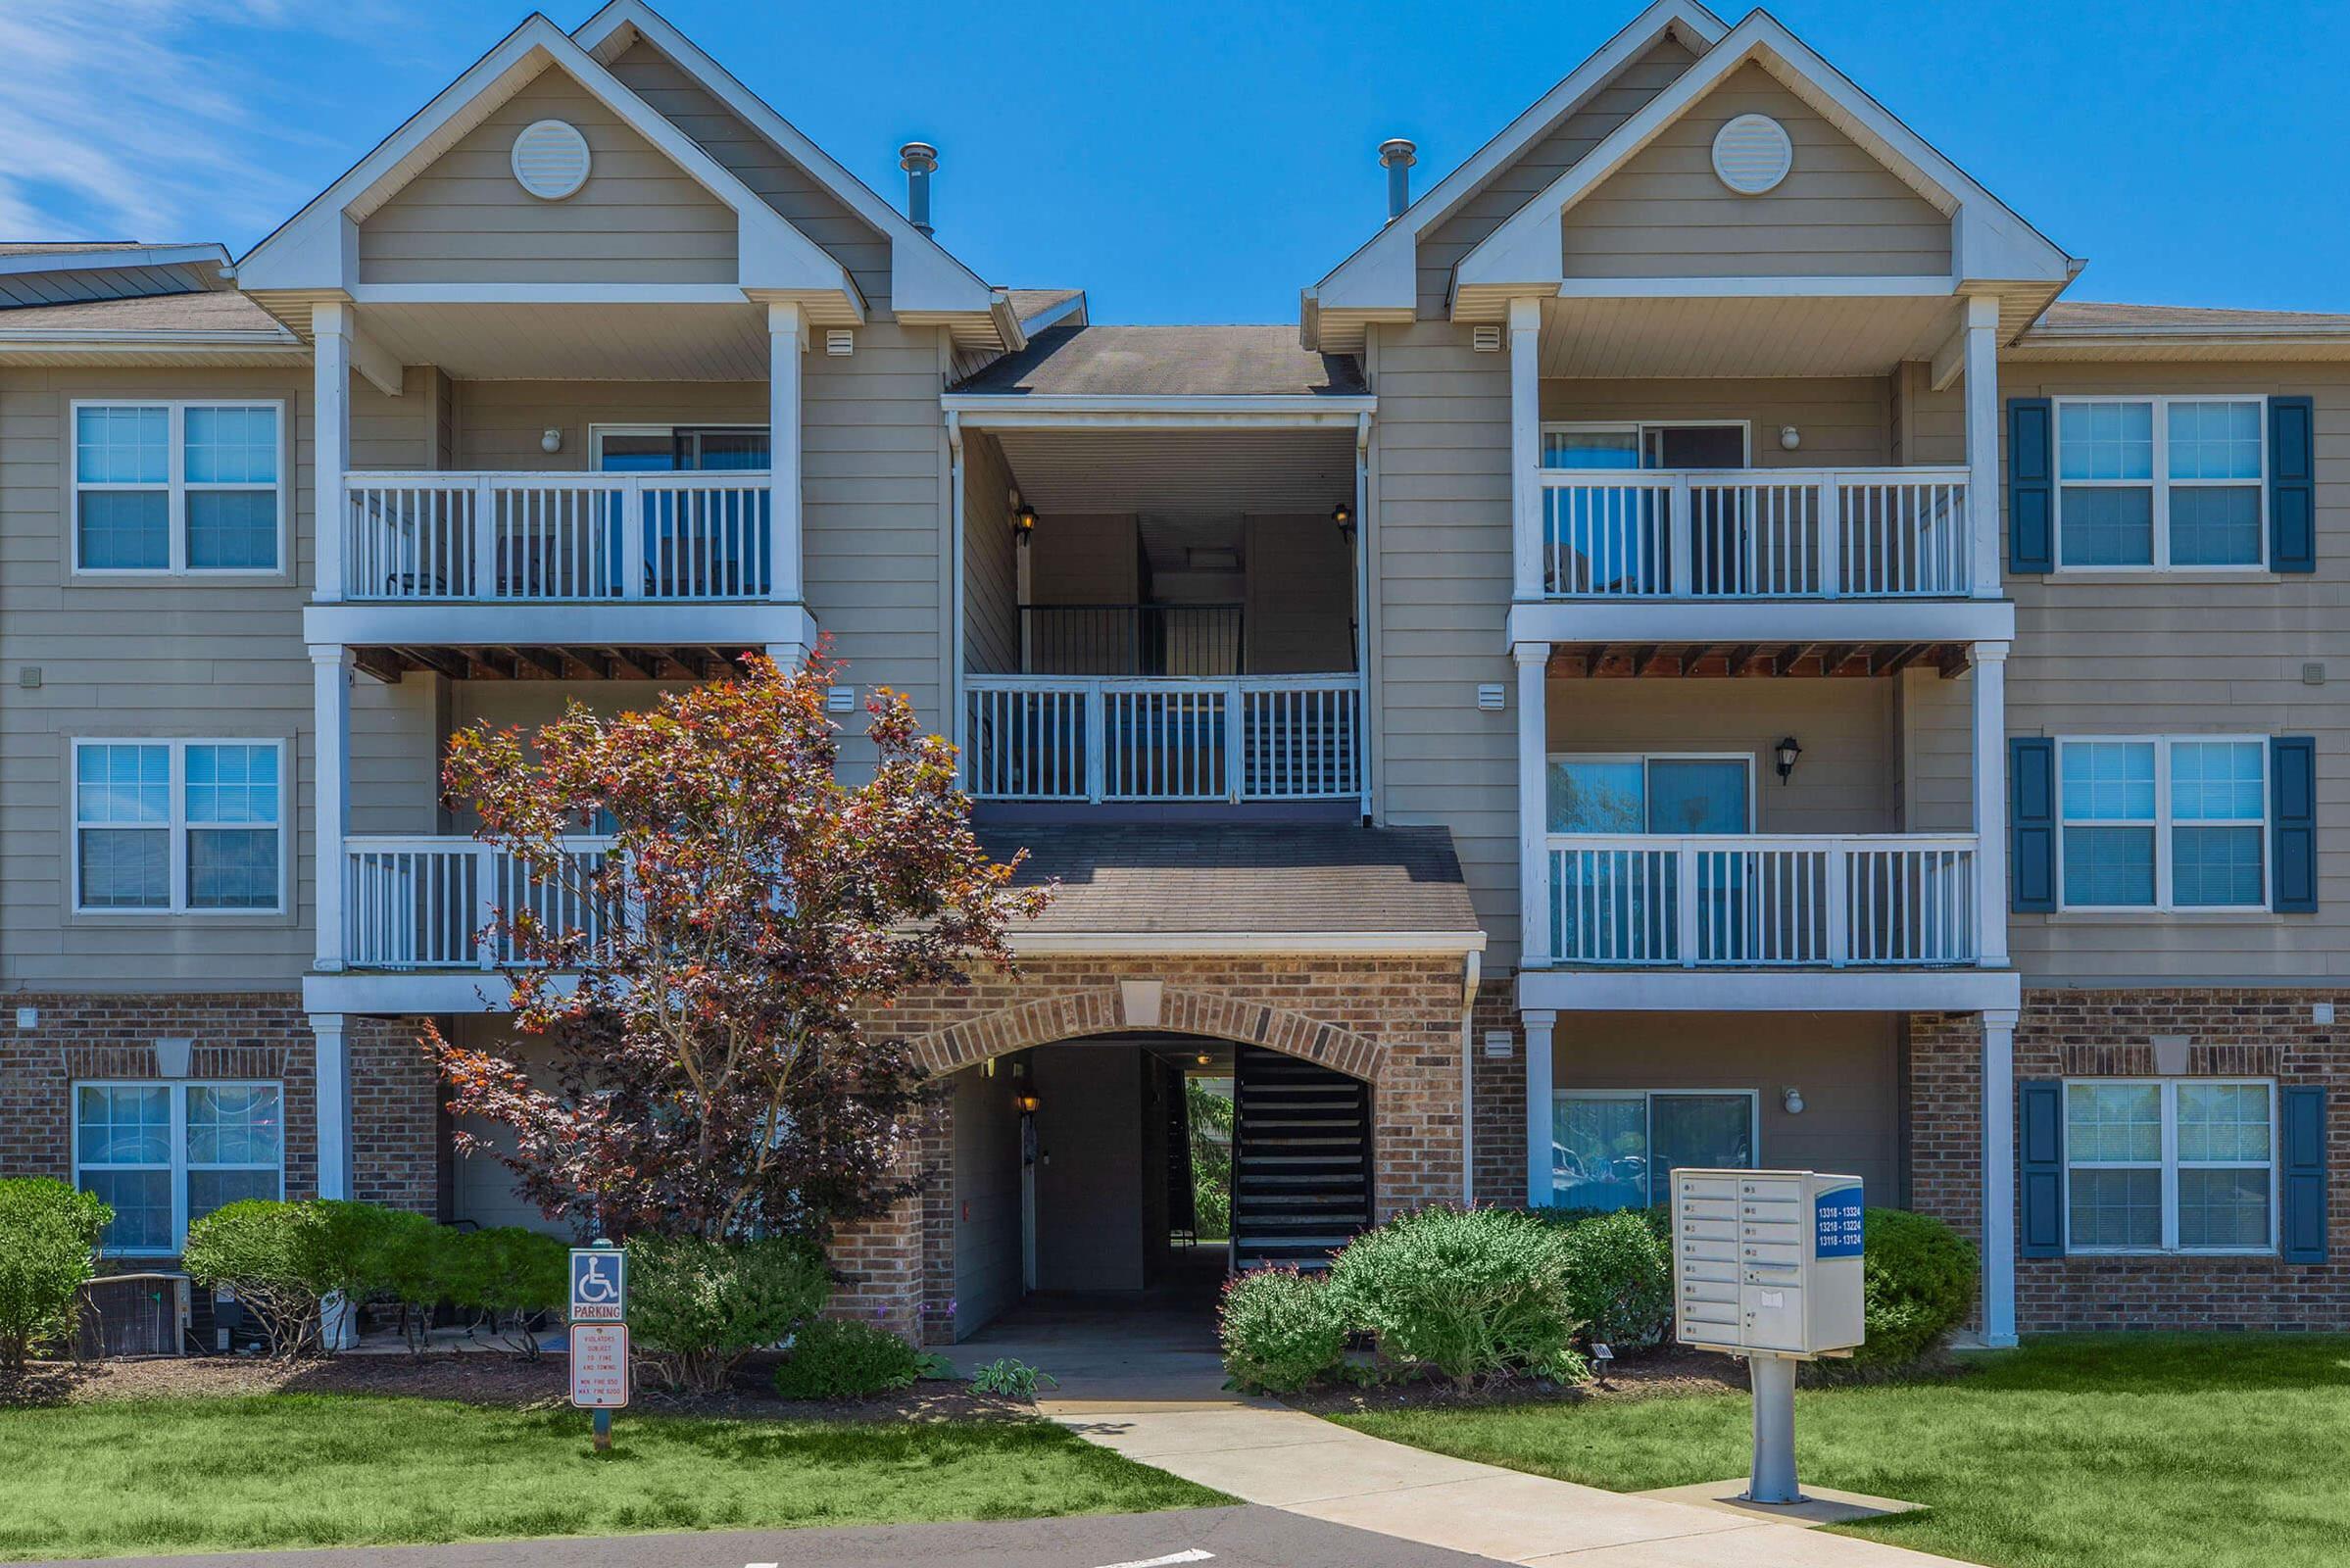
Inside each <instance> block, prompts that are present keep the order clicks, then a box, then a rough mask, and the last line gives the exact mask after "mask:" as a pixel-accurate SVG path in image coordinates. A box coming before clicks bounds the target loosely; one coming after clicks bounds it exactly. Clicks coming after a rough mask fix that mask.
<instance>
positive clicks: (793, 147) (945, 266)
mask: <svg viewBox="0 0 2350 1568" xmlns="http://www.w3.org/2000/svg"><path fill="white" fill-rule="evenodd" d="M630 32H633V33H635V34H637V35H638V36H641V37H643V38H644V39H645V40H646V41H647V42H648V43H650V44H652V45H653V47H654V48H656V49H658V50H660V51H661V53H662V54H664V55H666V56H668V57H669V59H670V60H672V61H674V62H675V63H676V65H677V66H678V68H679V69H680V70H682V71H684V72H685V73H686V74H688V75H690V76H692V77H693V78H694V79H695V80H696V81H698V82H700V83H701V84H702V85H703V86H704V87H705V88H707V89H708V90H709V91H710V95H711V96H712V97H714V98H716V99H717V100H718V101H719V102H720V103H722V104H724V105H725V106H726V107H727V108H728V109H731V110H733V111H734V113H735V114H736V116H737V117H739V118H740V119H741V120H742V121H743V123H745V124H747V125H749V126H750V127H751V128H752V129H754V130H756V131H758V132H759V134H760V135H761V136H764V137H765V138H766V139H767V141H768V143H769V144H770V145H771V146H773V147H774V149H775V150H776V151H777V152H779V153H781V154H783V155H784V156H785V157H786V158H789V159H790V160H792V162H794V163H796V164H798V165H800V167H801V168H803V169H805V170H807V171H808V173H809V174H811V175H813V176H814V177H815V179H816V181H817V183H819V184H821V185H823V186H824V188H825V189H827V190H829V191H831V192H832V194H833V195H835V196H837V197H839V198H840V199H841V201H842V202H843V203H844V204H845V205H847V207H848V208H849V210H850V211H852V212H854V213H856V214H857V217H859V218H861V219H863V220H864V221H866V222H868V223H870V224H871V225H873V227H875V228H877V229H879V230H881V232H882V233H884V234H886V235H888V236H889V239H890V306H891V309H892V310H893V311H896V310H900V309H904V310H909V311H956V312H961V311H985V310H988V309H989V307H990V305H991V304H992V302H993V301H994V299H995V297H996V292H997V291H996V290H994V289H992V288H990V287H989V286H988V284H987V283H986V282H985V281H983V280H982V279H981V278H980V277H979V275H978V274H977V273H975V272H973V271H972V270H970V269H969V268H967V267H965V266H963V264H962V263H960V262H958V261H956V260H955V256H954V254H953V253H952V252H950V251H949V250H948V249H947V248H946V247H945V246H944V245H941V244H940V243H939V242H938V240H937V239H935V238H934V237H932V236H931V235H928V234H925V233H923V232H922V231H921V230H920V229H918V228H916V227H914V225H913V222H912V221H911V220H909V219H908V218H906V215H905V214H904V213H901V212H900V211H898V209H897V208H895V207H893V206H891V205H890V203H889V202H888V201H887V200H886V199H884V198H883V197H882V196H881V195H880V193H878V192H877V191H875V190H874V189H873V187H872V186H870V185H867V184H866V183H865V182H864V181H863V180H861V179H858V178H857V176H856V175H855V174H853V173H851V172H849V171H848V170H847V169H845V168H844V167H842V165H841V164H840V163H839V162H838V161H837V160H835V159H834V158H833V157H832V156H831V155H830V154H829V153H827V152H825V151H824V149H823V148H821V147H819V146H817V145H816V143H815V142H814V141H812V140H810V139H809V138H808V134H807V133H806V132H805V131H803V130H801V129H800V128H799V127H798V126H796V125H794V124H793V123H791V122H790V121H788V120H786V119H784V118H783V116H782V115H780V114H778V113H776V111H775V109H774V107H773V106H772V105H771V104H769V103H768V102H767V101H766V100H765V99H763V98H761V97H759V94H757V93H755V92H753V91H752V90H751V89H750V88H748V87H746V86H744V85H743V83H742V82H741V81H739V80H738V79H736V77H735V76H734V74H733V73H731V72H729V71H727V69H726V68H725V67H724V66H721V65H719V64H718V63H717V62H716V61H715V60H713V59H711V58H710V56H709V55H708V54H706V53H704V52H703V50H702V48H701V46H699V45H698V44H696V43H695V42H694V41H693V40H692V39H691V38H689V37H687V36H686V35H685V34H684V33H682V32H680V31H678V30H677V28H676V26H675V25H672V24H671V23H670V22H669V20H668V19H667V18H666V17H663V16H662V15H661V13H660V12H658V11H656V10H654V9H653V8H652V7H651V6H649V5H646V4H645V3H644V0H612V4H610V5H608V6H606V7H605V8H604V9H603V10H601V11H599V12H597V13H596V14H595V15H594V16H593V17H590V18H589V19H588V20H587V21H586V22H585V23H583V24H581V25H580V26H579V28H578V30H577V31H576V32H574V33H573V34H572V36H573V37H574V38H576V39H577V40H578V41H579V43H580V44H581V46H582V47H584V48H585V49H586V50H587V51H588V52H589V53H590V54H594V55H598V56H599V57H601V56H602V54H603V51H604V49H605V47H606V46H607V45H608V44H611V43H612V42H614V41H615V40H617V39H618V38H620V37H622V36H623V35H625V34H627V33H630Z"/></svg>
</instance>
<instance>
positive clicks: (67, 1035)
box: [0, 992, 438, 1213]
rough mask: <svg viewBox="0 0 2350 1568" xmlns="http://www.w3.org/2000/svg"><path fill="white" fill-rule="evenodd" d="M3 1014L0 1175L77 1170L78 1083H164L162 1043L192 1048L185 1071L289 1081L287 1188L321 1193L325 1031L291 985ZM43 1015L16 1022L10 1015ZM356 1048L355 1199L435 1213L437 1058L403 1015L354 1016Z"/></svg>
mask: <svg viewBox="0 0 2350 1568" xmlns="http://www.w3.org/2000/svg"><path fill="white" fill-rule="evenodd" d="M8 1006H9V1008H10V1011H9V1012H8V1013H7V1014H6V1015H5V1016H0V1025H5V1030H4V1032H0V1174H5V1175H10V1176H29V1175H38V1176H56V1177H59V1178H61V1179H64V1180H71V1179H72V1177H73V1171H72V1169H71V1162H72V1159H73V1137H72V1130H71V1123H70V1118H71V1116H72V1113H73V1112H72V1086H73V1082H74V1081H75V1080H77V1079H88V1078H156V1077H160V1076H162V1075H161V1073H160V1071H159V1070H158V1066H157V1062H156V1059H155V1042H156V1041H157V1040H158V1039H188V1040H192V1041H193V1042H194V1043H195V1044H194V1048H193V1051H192V1052H191V1054H190V1057H189V1062H188V1076H189V1077H190V1078H195V1079H203V1078H252V1079H266V1080H274V1081H276V1082H279V1083H282V1084H284V1086H285V1124H286V1125H285V1193H286V1196H287V1197H288V1198H308V1197H312V1196H314V1195H315V1194H316V1193H317V1192H318V1098H317V1094H316V1092H315V1084H314V1076H313V1073H314V1067H315V1063H316V1060H317V1044H318V1043H317V1037H316V1036H314V1035H313V1034H312V1033H311V1028H310V1019H309V1016H308V1015H307V1014H306V1013H304V1012H303V1010H302V999H301V998H300V997H299V996H296V995H293V994H291V993H273V992H271V993H257V994H234V995H220V994H213V993H186V994H159V995H136V994H125V995H119V996H118V995H105V996H92V995H55V994H40V993H16V994H13V995H12V996H10V997H9V998H8ZM21 1007H32V1008H34V1009H36V1010H37V1011H38V1014H39V1022H38V1024H37V1025H36V1026H35V1027H33V1028H31V1029H19V1028H16V1027H15V1016H14V1009H16V1008H21ZM345 1039H346V1041H347V1044H348V1046H349V1049H350V1053H351V1083H352V1104H353V1129H352V1138H353V1151H352V1156H353V1166H354V1175H353V1196H354V1197H357V1198H361V1199H365V1200H367V1201H372V1202H380V1203H389V1204H393V1205H395V1206H398V1207H403V1208H415V1209H418V1210H421V1211H423V1212H425V1213H430V1212H432V1211H433V1208H434V1204H435V1202H436V1201H437V1197H438V1179H437V1174H436V1157H435V1156H436V1148H435V1138H434V1117H435V1112H436V1108H437V1107H436V1099H437V1096H436V1095H435V1093H434V1082H433V1075H432V1070H431V1068H430V1066H429V1065H428V1064H427V1063H426V1062H425V1060H424V1057H423V1054H422V1053H421V1052H419V1051H418V1050H417V1048H416V1029H415V1027H414V1026H413V1024H412V1023H411V1022H410V1021H408V1020H404V1019H391V1018H359V1017H354V1018H352V1019H351V1020H350V1024H349V1027H348V1030H347V1033H346V1036H345Z"/></svg>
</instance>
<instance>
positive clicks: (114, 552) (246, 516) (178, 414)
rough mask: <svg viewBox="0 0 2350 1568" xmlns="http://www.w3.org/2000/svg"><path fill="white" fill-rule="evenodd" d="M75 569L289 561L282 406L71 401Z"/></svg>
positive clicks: (227, 568)
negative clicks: (287, 558)
mask: <svg viewBox="0 0 2350 1568" xmlns="http://www.w3.org/2000/svg"><path fill="white" fill-rule="evenodd" d="M284 428H285V405H284V404H282V403H274V402H263V401H255V402H138V403H75V404H74V405H73V470H72V472H73V569H74V570H75V571H78V572H160V573H185V574H203V573H207V572H255V571H263V572H274V571H279V570H282V569H283V562H284V559H285V531H286V530H285V522H286V515H287V510H288V509H287V506H286V485H285V471H286V462H285V443H284Z"/></svg>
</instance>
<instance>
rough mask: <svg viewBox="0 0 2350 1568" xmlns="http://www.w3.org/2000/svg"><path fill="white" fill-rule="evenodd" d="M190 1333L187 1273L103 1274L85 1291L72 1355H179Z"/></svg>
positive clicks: (86, 1357)
mask: <svg viewBox="0 0 2350 1568" xmlns="http://www.w3.org/2000/svg"><path fill="white" fill-rule="evenodd" d="M187 1331H188V1277H187V1276H186V1275H185V1274H104V1275H100V1276H99V1277H98V1278H97V1279H94V1280H92V1281H90V1282H89V1283H88V1284H87V1285H84V1286H83V1287H82V1288H81V1314H80V1318H79V1321H78V1323H77V1325H76V1327H75V1329H74V1334H73V1354H74V1355H75V1357H76V1358H78V1359H80V1360H84V1361H93V1360H98V1359H100V1358H102V1357H112V1356H122V1355H180V1354H184V1353H185V1349H186V1346H187Z"/></svg>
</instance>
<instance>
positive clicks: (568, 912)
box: [343, 834, 612, 972]
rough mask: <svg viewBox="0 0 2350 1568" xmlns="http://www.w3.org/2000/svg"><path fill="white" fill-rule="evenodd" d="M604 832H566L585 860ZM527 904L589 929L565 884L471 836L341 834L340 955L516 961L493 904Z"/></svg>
mask: <svg viewBox="0 0 2350 1568" xmlns="http://www.w3.org/2000/svg"><path fill="white" fill-rule="evenodd" d="M611 845H612V841H611V840H610V839H608V838H595V837H579V838H572V839H566V840H564V848H565V849H566V850H567V851H569V852H570V853H571V854H572V855H573V856H574V857H575V858H577V859H578V860H580V861H581V862H583V863H584V864H585V865H588V866H593V865H594V864H595V863H596V862H597V861H599V860H601V859H602V858H603V856H604V854H605V852H606V851H607V850H608V849H610V848H611ZM523 907H527V908H530V909H532V910H533V911H535V912H536V913H537V915H538V916H539V918H540V919H542V920H544V921H546V922H547V923H548V924H550V925H551V926H553V927H555V928H557V929H571V928H584V929H588V930H591V931H592V930H593V929H595V926H596V922H597V918H598V915H597V913H596V911H595V910H593V909H592V908H591V907H589V906H588V904H587V903H586V901H584V900H582V899H581V898H579V897H577V896H576V895H575V894H573V893H572V892H571V891H570V890H568V889H565V888H561V887H556V886H552V885H550V884H548V883H544V882H540V881H536V880H534V879H533V878H532V877H531V876H530V875H529V874H528V872H527V871H526V870H525V868H524V867H523V865H522V864H521V862H520V861H518V860H516V859H514V857H512V856H511V855H508V854H507V853H506V852H505V851H503V850H500V849H497V848H495V847H494V846H491V845H487V844H483V843H480V842H479V841H477V840H475V839H470V838H455V837H445V836H436V835H418V836H413V837H412V836H407V835H385V834H365V835H355V836H353V837H350V838H347V839H345V840H344V841H343V963H344V965H345V966H346V967H347V968H353V969H389V970H398V971H402V972H408V971H415V970H425V969H438V970H465V969H471V970H490V969H495V968H497V967H498V966H499V965H501V964H504V963H510V962H512V961H513V960H514V953H513V951H512V949H511V947H510V946H509V945H508V944H506V943H504V942H503V941H502V940H498V939H497V938H496V935H495V933H492V932H491V931H490V930H489V927H490V923H491V921H492V920H493V919H495V918H496V915H497V911H498V910H499V909H501V908H523Z"/></svg>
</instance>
